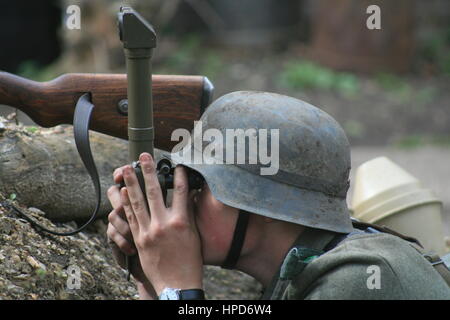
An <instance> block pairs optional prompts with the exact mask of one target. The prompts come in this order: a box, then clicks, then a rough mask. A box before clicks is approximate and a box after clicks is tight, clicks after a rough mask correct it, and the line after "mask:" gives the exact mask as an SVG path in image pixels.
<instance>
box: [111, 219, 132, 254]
mask: <svg viewBox="0 0 450 320" xmlns="http://www.w3.org/2000/svg"><path fill="white" fill-rule="evenodd" d="M106 234H107V236H108V238H109V239H111V240H112V241H113V242H114V244H115V245H116V246H117V247H118V248H119V249H120V251H122V252H123V253H125V254H126V255H129V256H131V255H135V254H136V249H135V248H134V246H133V244H132V243H130V242H129V241H128V240H127V239H125V238H124V237H123V236H122V235H121V234H120V233H119V232H118V231H117V229H115V227H114V226H113V225H112V224H111V223H109V224H108V229H107V230H106Z"/></svg>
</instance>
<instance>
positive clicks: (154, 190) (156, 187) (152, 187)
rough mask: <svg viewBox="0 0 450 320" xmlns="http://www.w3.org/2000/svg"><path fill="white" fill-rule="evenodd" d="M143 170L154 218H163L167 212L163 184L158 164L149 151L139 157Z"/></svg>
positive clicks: (148, 199)
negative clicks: (159, 179) (158, 172)
mask: <svg viewBox="0 0 450 320" xmlns="http://www.w3.org/2000/svg"><path fill="white" fill-rule="evenodd" d="M139 162H140V163H141V168H142V172H143V174H144V182H145V191H146V195H147V201H148V205H149V207H150V212H151V215H152V218H153V217H155V218H161V217H162V214H164V213H165V212H166V206H165V205H164V199H163V195H162V191H161V186H160V184H159V181H158V177H157V176H156V166H155V162H154V161H153V158H152V156H151V155H150V154H148V153H145V152H144V153H142V154H141V155H140V157H139Z"/></svg>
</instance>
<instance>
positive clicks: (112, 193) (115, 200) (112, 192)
mask: <svg viewBox="0 0 450 320" xmlns="http://www.w3.org/2000/svg"><path fill="white" fill-rule="evenodd" d="M106 195H107V196H108V199H109V202H111V206H112V207H113V208H114V209H117V208H121V207H122V203H121V202H120V193H119V187H117V186H111V187H109V189H108V191H107V192H106Z"/></svg>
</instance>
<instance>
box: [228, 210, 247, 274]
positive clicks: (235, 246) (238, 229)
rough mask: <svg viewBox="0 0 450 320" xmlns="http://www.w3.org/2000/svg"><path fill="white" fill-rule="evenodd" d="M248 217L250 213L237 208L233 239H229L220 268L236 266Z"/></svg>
mask: <svg viewBox="0 0 450 320" xmlns="http://www.w3.org/2000/svg"><path fill="white" fill-rule="evenodd" d="M249 217H250V213H249V212H248V211H245V210H239V216H238V219H237V221H236V226H235V228H234V235H233V240H232V241H231V246H230V249H229V250H228V254H227V257H226V258H225V261H224V262H223V264H222V268H224V269H234V267H235V266H236V263H237V261H238V259H239V257H240V255H241V250H242V246H243V245H244V240H245V234H246V233H247V225H248V219H249Z"/></svg>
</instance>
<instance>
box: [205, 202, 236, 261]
mask: <svg viewBox="0 0 450 320" xmlns="http://www.w3.org/2000/svg"><path fill="white" fill-rule="evenodd" d="M226 211H227V210H226V207H225V206H224V205H223V204H222V203H220V202H219V201H217V200H216V199H215V198H213V197H212V196H208V195H206V196H202V197H200V198H199V201H198V204H197V227H198V230H199V233H200V237H201V239H202V248H203V256H204V258H205V260H220V259H221V260H223V258H224V255H225V254H227V252H228V248H229V246H230V242H231V238H232V234H233V230H234V222H233V214H232V213H230V212H226ZM221 260H220V261H219V262H221ZM214 262H216V261H214Z"/></svg>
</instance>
